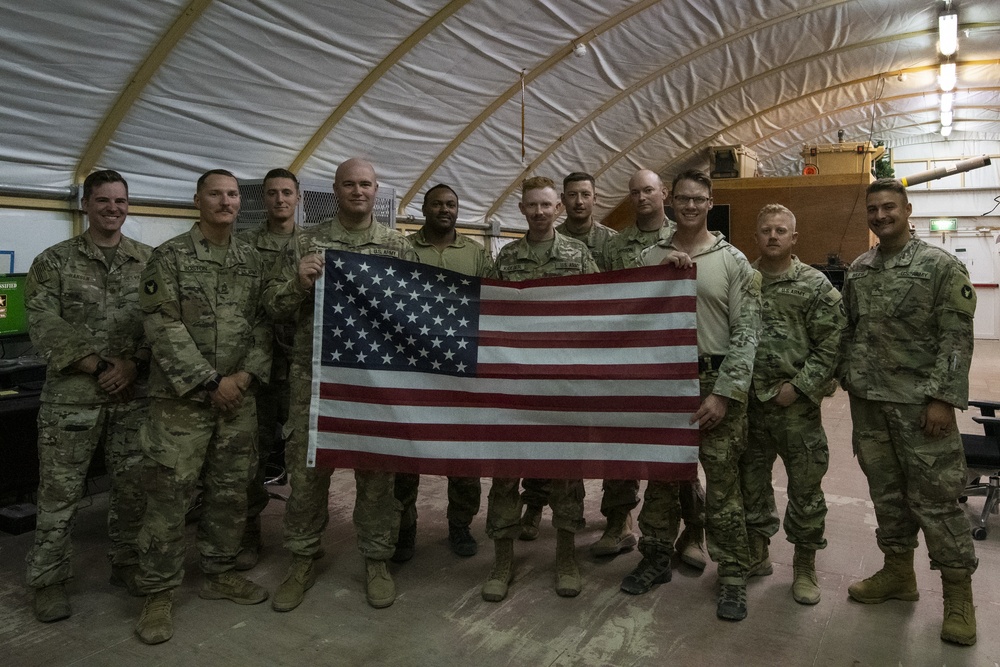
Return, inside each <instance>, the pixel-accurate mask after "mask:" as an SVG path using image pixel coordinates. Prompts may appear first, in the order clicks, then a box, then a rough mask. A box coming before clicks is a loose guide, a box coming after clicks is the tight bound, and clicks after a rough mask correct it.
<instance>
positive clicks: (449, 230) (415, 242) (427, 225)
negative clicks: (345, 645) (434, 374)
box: [392, 183, 493, 563]
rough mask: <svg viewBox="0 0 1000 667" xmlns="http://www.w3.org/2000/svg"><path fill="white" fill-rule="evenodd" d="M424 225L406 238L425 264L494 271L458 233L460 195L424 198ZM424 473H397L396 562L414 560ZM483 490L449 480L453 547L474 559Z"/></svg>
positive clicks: (433, 192) (435, 193) (435, 191)
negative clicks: (474, 521) (475, 526)
mask: <svg viewBox="0 0 1000 667" xmlns="http://www.w3.org/2000/svg"><path fill="white" fill-rule="evenodd" d="M421 210H422V211H423V214H424V225H423V227H421V228H420V229H418V230H417V231H415V232H414V233H412V234H410V235H409V236H407V237H406V240H407V241H409V242H410V244H411V245H412V246H413V250H414V252H416V253H417V256H418V257H419V258H420V261H421V263H423V264H429V265H431V266H437V267H440V268H442V269H449V270H451V271H458V272H459V273H464V274H466V275H470V276H478V277H482V276H485V275H486V274H487V273H489V271H490V270H491V269H492V268H493V261H492V260H491V259H490V255H489V253H488V252H486V249H485V248H484V247H483V246H482V245H481V244H479V243H478V242H476V241H473V240H472V239H471V238H469V237H468V236H465V235H463V234H459V233H458V232H457V231H456V230H455V224H456V223H457V222H458V195H457V194H456V193H455V191H454V190H453V189H452V188H451V186H449V185H445V184H444V183H439V184H437V185H435V186H434V187H432V188H431V189H430V190H428V191H427V192H426V193H425V194H424V204H423V207H422V209H421ZM419 485H420V475H416V474H412V473H396V487H395V495H396V499H397V500H399V502H400V503H402V505H403V512H402V516H401V519H400V523H399V538H398V539H397V540H396V551H395V552H394V553H393V555H392V561H393V562H394V563H405V562H406V561H408V560H410V559H411V558H413V553H414V549H415V546H416V538H417V507H416V503H417V489H418V487H419ZM481 495H482V486H481V484H480V481H479V478H478V477H448V544H449V545H450V546H451V550H452V551H453V552H455V554H456V555H458V556H463V557H468V556H474V555H475V554H476V551H478V549H479V546H478V545H477V544H476V539H475V538H474V537H473V536H472V533H471V532H469V526H471V525H472V518H473V517H474V516H476V513H477V512H479V503H480V499H481Z"/></svg>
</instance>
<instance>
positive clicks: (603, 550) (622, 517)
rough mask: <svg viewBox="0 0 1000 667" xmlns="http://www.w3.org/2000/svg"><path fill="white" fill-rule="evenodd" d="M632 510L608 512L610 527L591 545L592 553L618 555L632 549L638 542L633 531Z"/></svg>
mask: <svg viewBox="0 0 1000 667" xmlns="http://www.w3.org/2000/svg"><path fill="white" fill-rule="evenodd" d="M633 526H634V523H633V522H632V512H621V511H618V512H612V513H610V514H608V527H607V528H606V529H605V530H604V534H603V535H601V539H599V540H597V541H596V542H594V543H593V544H591V545H590V553H592V554H594V555H595V556H617V555H618V554H620V553H625V552H626V551H631V550H632V549H634V548H635V545H636V544H638V543H639V542H638V540H636V539H635V533H634V532H633Z"/></svg>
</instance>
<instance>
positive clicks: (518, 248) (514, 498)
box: [486, 232, 599, 540]
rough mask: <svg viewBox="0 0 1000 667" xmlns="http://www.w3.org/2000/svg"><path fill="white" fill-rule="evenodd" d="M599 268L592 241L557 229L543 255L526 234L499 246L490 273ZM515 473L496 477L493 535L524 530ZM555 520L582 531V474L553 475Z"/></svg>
mask: <svg viewBox="0 0 1000 667" xmlns="http://www.w3.org/2000/svg"><path fill="white" fill-rule="evenodd" d="M598 271H599V269H598V267H597V264H596V263H595V262H594V258H593V257H591V256H590V251H589V250H588V249H587V246H586V245H584V244H583V243H581V242H580V241H577V240H575V239H571V238H569V237H568V236H563V235H562V234H560V233H559V232H556V233H555V238H554V239H553V241H552V246H551V248H550V249H549V250H548V252H547V253H546V255H545V256H544V257H538V256H536V254H535V253H534V251H533V250H532V244H530V243H528V238H527V236H524V237H522V238H520V239H518V240H517V241H514V242H513V243H509V244H507V245H506V246H504V247H503V248H501V249H500V252H499V253H498V254H497V259H496V263H495V265H494V269H493V272H492V275H491V277H493V278H499V279H500V280H509V281H513V282H520V281H522V280H529V279H531V278H543V277H548V276H575V275H581V274H586V273H597V272H598ZM519 482H520V480H518V479H517V478H516V477H513V478H506V477H494V478H493V484H492V485H491V486H490V495H489V498H488V500H487V505H486V507H487V509H486V534H487V535H488V536H489V538H490V539H492V540H500V539H514V538H516V537H517V536H518V535H520V534H521V496H520V494H519V493H518V483H519ZM548 491H549V496H548V502H549V504H550V505H551V507H552V525H553V526H554V527H555V528H556V529H557V530H567V531H569V532H571V533H574V534H575V533H577V532H579V531H580V530H581V529H582V528H583V526H584V519H583V498H584V493H585V492H584V488H583V480H582V479H553V480H551V481H548Z"/></svg>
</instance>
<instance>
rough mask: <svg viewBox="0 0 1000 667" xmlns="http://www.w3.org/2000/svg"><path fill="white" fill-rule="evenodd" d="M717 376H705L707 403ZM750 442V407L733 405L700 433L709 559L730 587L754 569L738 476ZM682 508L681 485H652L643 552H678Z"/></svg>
mask: <svg viewBox="0 0 1000 667" xmlns="http://www.w3.org/2000/svg"><path fill="white" fill-rule="evenodd" d="M716 377H717V374H716V373H714V372H710V373H702V375H701V397H702V399H704V398H706V397H707V396H708V395H709V394H710V393H711V391H712V387H714V386H715V379H716ZM745 438H746V406H745V405H744V404H742V403H738V402H736V401H732V400H730V401H729V407H728V409H727V410H726V416H725V417H723V419H722V421H721V422H720V423H719V425H718V426H716V427H715V428H713V429H711V430H707V431H706V430H702V431H701V447H700V449H699V452H698V459H699V461H700V462H701V466H702V468H703V469H704V470H705V480H706V482H707V488H706V490H705V533H706V538H707V542H708V555H709V556H710V557H711V558H712V560H713V561H715V563H716V564H717V565H718V573H719V579H720V580H721V581H722V583H726V584H736V583H743V582H744V581H745V580H746V574H747V570H748V569H749V566H750V550H749V546H748V545H747V527H746V519H745V518H744V516H743V493H742V491H741V489H740V471H739V462H740V456H741V455H742V454H743V449H744V447H745V446H746V445H745ZM689 498H690V496H689ZM680 507H681V490H680V488H679V485H678V484H677V483H672V482H650V483H649V484H648V485H647V487H646V495H645V501H644V502H643V506H642V510H641V511H640V513H639V528H640V530H642V539H641V540H640V549H646V550H650V549H657V550H659V549H663V550H665V551H668V552H669V553H673V541H674V540H675V539H676V537H677V528H678V521H679V518H680ZM643 515H645V516H643ZM668 544H669V546H668ZM643 553H646V552H645V551H644V552H643Z"/></svg>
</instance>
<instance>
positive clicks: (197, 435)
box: [138, 396, 257, 594]
mask: <svg viewBox="0 0 1000 667" xmlns="http://www.w3.org/2000/svg"><path fill="white" fill-rule="evenodd" d="M256 427H257V409H256V405H255V402H254V400H253V397H252V396H251V397H248V400H245V401H243V404H242V405H241V406H240V407H239V408H238V409H237V410H236V411H235V412H233V413H230V414H223V413H220V412H219V411H217V410H216V409H215V408H213V407H211V406H210V405H209V404H203V403H196V402H194V401H185V400H175V399H164V398H154V399H153V401H152V403H151V405H150V408H149V419H148V421H146V423H145V424H143V427H142V430H141V441H142V448H143V452H144V453H145V454H146V457H147V459H148V460H149V463H148V465H147V467H146V469H145V470H144V473H143V478H144V482H145V486H146V493H147V496H146V516H145V519H144V520H143V526H142V530H141V531H140V533H139V550H140V558H139V561H140V563H139V564H140V565H141V567H142V574H141V576H140V577H139V579H138V584H139V588H140V589H141V590H142V591H143V592H145V593H147V594H148V593H156V592H159V591H163V590H167V589H170V588H176V587H177V586H179V585H180V583H181V580H182V579H183V578H184V552H185V544H184V519H185V514H186V512H187V508H188V505H189V503H190V500H191V497H192V496H193V495H194V492H195V490H196V489H197V486H198V479H199V474H200V477H201V480H202V482H203V490H202V514H201V518H200V520H199V521H198V535H197V543H198V551H199V553H200V554H201V570H202V572H205V573H209V574H217V573H220V572H226V571H228V570H231V569H232V568H233V565H234V564H235V561H236V554H237V552H238V551H239V549H240V538H241V537H242V536H243V525H244V522H245V521H246V515H247V481H248V480H249V479H250V478H251V476H252V475H253V474H254V472H255V469H256V467H257V428H256Z"/></svg>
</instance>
